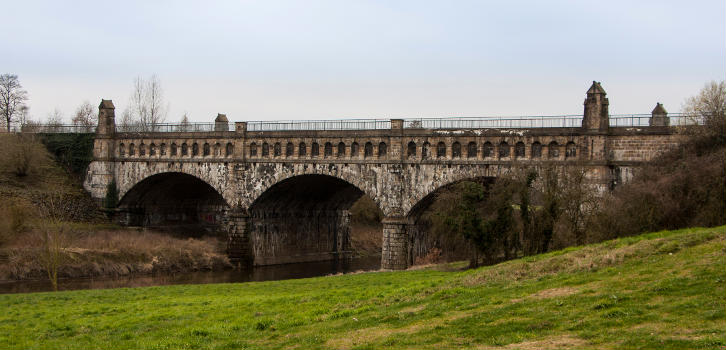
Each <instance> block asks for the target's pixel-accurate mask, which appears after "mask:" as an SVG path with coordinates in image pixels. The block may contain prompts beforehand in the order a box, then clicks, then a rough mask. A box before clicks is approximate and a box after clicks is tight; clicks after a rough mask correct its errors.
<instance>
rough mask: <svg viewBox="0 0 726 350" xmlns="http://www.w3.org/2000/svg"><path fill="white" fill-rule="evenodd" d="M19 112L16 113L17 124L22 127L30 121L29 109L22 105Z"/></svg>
mask: <svg viewBox="0 0 726 350" xmlns="http://www.w3.org/2000/svg"><path fill="white" fill-rule="evenodd" d="M19 110H20V113H18V122H19V124H20V126H21V127H22V126H23V125H25V124H27V123H28V121H30V107H28V105H22V106H20V109H19Z"/></svg>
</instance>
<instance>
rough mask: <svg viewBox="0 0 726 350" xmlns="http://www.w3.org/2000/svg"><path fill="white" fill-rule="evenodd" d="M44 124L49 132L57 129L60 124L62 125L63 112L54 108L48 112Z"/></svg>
mask: <svg viewBox="0 0 726 350" xmlns="http://www.w3.org/2000/svg"><path fill="white" fill-rule="evenodd" d="M45 125H46V128H47V130H46V131H49V132H57V131H59V129H60V127H61V125H63V112H61V111H60V109H58V108H55V109H54V110H53V111H52V112H50V113H48V118H46V120H45Z"/></svg>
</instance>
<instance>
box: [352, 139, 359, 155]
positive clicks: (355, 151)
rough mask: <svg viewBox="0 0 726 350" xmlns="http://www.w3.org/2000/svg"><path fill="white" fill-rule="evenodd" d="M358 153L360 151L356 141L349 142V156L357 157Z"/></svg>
mask: <svg viewBox="0 0 726 350" xmlns="http://www.w3.org/2000/svg"><path fill="white" fill-rule="evenodd" d="M358 153H360V146H358V142H353V143H351V144H350V157H351V158H356V157H358Z"/></svg>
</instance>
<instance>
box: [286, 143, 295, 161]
mask: <svg viewBox="0 0 726 350" xmlns="http://www.w3.org/2000/svg"><path fill="white" fill-rule="evenodd" d="M293 154H295V145H294V144H293V143H292V142H289V141H288V143H287V144H286V145H285V157H288V158H289V157H292V156H293Z"/></svg>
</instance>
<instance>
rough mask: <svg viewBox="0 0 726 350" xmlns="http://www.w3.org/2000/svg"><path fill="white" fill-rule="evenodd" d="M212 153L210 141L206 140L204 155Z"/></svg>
mask: <svg viewBox="0 0 726 350" xmlns="http://www.w3.org/2000/svg"><path fill="white" fill-rule="evenodd" d="M211 153H212V151H211V149H210V146H209V143H208V142H205V143H204V146H202V156H204V157H209V155H210V154H211Z"/></svg>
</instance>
